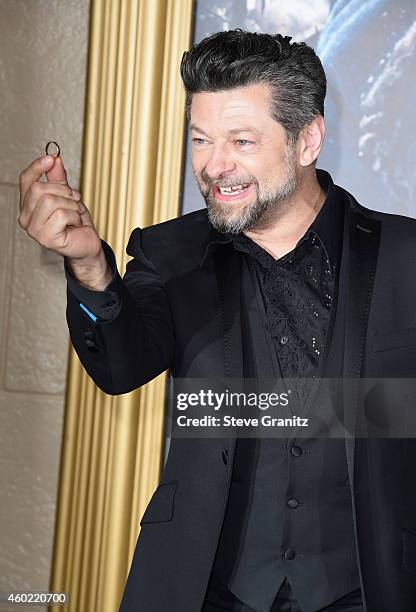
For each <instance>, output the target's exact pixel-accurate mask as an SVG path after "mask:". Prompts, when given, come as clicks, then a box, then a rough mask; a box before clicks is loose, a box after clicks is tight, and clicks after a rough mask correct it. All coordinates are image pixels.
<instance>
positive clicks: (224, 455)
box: [222, 448, 228, 465]
mask: <svg viewBox="0 0 416 612" xmlns="http://www.w3.org/2000/svg"><path fill="white" fill-rule="evenodd" d="M222 460H223V462H224V465H227V463H228V450H227V449H226V448H223V449H222Z"/></svg>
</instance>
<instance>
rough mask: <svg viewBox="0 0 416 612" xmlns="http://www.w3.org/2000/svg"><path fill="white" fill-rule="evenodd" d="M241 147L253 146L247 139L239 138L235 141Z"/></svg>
mask: <svg viewBox="0 0 416 612" xmlns="http://www.w3.org/2000/svg"><path fill="white" fill-rule="evenodd" d="M235 142H236V143H237V144H238V145H239V146H240V147H245V146H247V145H249V144H253V143H252V142H251V140H246V139H245V138H239V139H238V140H236V141H235Z"/></svg>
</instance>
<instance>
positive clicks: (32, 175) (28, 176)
mask: <svg viewBox="0 0 416 612" xmlns="http://www.w3.org/2000/svg"><path fill="white" fill-rule="evenodd" d="M54 159H55V158H54V157H53V156H52V155H44V156H43V157H38V158H36V159H34V160H33V161H32V163H31V164H29V165H28V166H27V168H25V169H24V170H22V172H21V173H20V175H19V185H20V208H21V207H22V204H23V201H24V199H25V197H26V193H27V191H28V190H29V189H30V187H31V185H32V183H34V182H35V181H38V180H39V179H40V177H41V176H42V174H43V173H44V172H46V171H47V170H48V169H49V170H50V169H51V168H52V167H53V165H54Z"/></svg>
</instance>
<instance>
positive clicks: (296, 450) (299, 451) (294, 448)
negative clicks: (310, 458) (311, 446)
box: [290, 445, 302, 457]
mask: <svg viewBox="0 0 416 612" xmlns="http://www.w3.org/2000/svg"><path fill="white" fill-rule="evenodd" d="M290 452H291V453H292V455H293V456H294V457H300V456H301V454H302V449H301V447H300V446H296V445H295V446H292V448H291V449H290Z"/></svg>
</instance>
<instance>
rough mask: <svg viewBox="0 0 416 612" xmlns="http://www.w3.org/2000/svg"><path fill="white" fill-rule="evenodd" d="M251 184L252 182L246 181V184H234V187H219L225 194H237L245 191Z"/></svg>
mask: <svg viewBox="0 0 416 612" xmlns="http://www.w3.org/2000/svg"><path fill="white" fill-rule="evenodd" d="M249 184H250V183H245V184H244V185H234V186H233V187H218V189H219V190H220V192H221V193H222V194H223V195H230V194H231V193H232V194H237V193H241V192H242V191H244V189H245V188H246V187H247V186H248V185H249Z"/></svg>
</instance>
